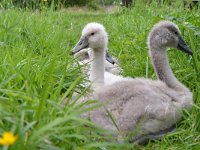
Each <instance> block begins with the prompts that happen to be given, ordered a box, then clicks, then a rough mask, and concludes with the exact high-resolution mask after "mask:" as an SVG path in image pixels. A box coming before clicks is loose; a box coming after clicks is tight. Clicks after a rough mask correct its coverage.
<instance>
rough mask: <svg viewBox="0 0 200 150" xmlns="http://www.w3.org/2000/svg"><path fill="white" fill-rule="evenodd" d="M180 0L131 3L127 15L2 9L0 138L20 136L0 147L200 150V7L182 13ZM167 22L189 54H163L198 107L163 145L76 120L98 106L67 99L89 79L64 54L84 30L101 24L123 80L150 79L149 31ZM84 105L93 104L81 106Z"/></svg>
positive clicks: (119, 12) (0, 27)
mask: <svg viewBox="0 0 200 150" xmlns="http://www.w3.org/2000/svg"><path fill="white" fill-rule="evenodd" d="M180 2H181V1H180ZM180 2H177V3H176V4H174V5H171V6H169V5H164V4H163V5H162V4H157V3H156V2H153V3H152V4H149V5H145V4H143V3H141V2H139V1H136V3H135V7H134V8H133V9H131V10H121V9H119V10H117V11H116V12H113V13H109V14H108V13H104V12H102V11H101V12H94V11H93V12H87V13H82V12H80V13H75V12H73V11H70V12H68V11H66V10H59V11H51V10H47V9H44V10H43V11H40V12H39V11H30V10H19V9H8V10H1V13H0V20H1V22H0V62H1V65H0V72H1V73H0V93H1V94H0V134H1V135H2V134H3V132H4V131H12V132H13V133H15V135H18V139H17V141H16V143H15V144H14V145H12V146H10V147H2V146H1V147H0V149H4V150H5V149H15V150H23V149H24V150H25V149H31V150H32V149H51V150H58V149H61V150H64V149H80V150H82V149H101V150H106V149H199V148H200V136H199V135H200V54H199V48H200V42H199V41H200V9H193V10H189V9H187V8H183V7H182V6H180ZM177 6H180V7H178V8H177ZM165 19H167V20H171V21H173V22H175V23H177V24H178V26H179V27H180V29H181V31H182V34H183V37H184V39H185V40H186V41H187V43H188V44H189V45H190V47H191V48H192V50H193V53H194V55H193V56H192V57H190V56H187V55H185V54H183V53H181V52H179V51H177V50H169V52H168V54H169V57H170V64H171V67H172V69H173V71H174V73H175V75H176V77H177V78H178V79H179V80H180V81H181V82H182V83H184V84H185V85H186V86H187V87H189V88H190V89H191V91H192V92H193V97H194V101H195V105H194V107H193V109H192V111H191V112H184V115H183V119H182V121H181V122H179V123H178V124H177V131H176V132H175V133H173V134H169V135H167V136H165V137H164V138H162V139H161V140H160V141H156V142H150V143H149V144H148V145H146V146H137V145H133V144H129V143H125V144H118V143H115V142H114V141H113V140H112V137H111V134H110V133H109V132H107V131H104V130H102V129H99V128H97V127H96V126H95V125H94V124H92V123H91V122H89V121H87V120H84V119H81V117H80V114H82V113H83V112H85V111H89V110H90V109H94V108H95V107H98V106H97V105H96V104H95V102H94V101H92V100H91V101H88V102H87V103H84V104H78V103H76V101H74V102H71V101H70V99H71V97H72V94H73V92H74V91H75V90H79V91H82V92H81V93H82V94H84V92H85V91H87V88H84V87H83V86H82V83H84V82H87V81H86V80H85V79H84V78H83V77H82V75H81V72H80V68H78V67H74V66H73V63H74V60H73V58H72V57H71V56H70V55H69V53H70V51H71V49H72V48H73V46H74V45H75V44H76V42H77V41H78V39H79V37H80V33H81V30H82V28H83V27H84V25H85V24H87V23H88V22H99V23H102V24H103V25H104V26H105V27H106V30H107V32H108V34H109V51H110V53H111V54H112V55H113V56H115V57H117V58H118V59H119V61H120V65H121V67H122V68H123V70H124V74H123V75H124V76H131V77H148V78H153V79H155V78H156V77H155V73H154V71H153V68H152V65H151V62H150V58H149V57H148V49H147V45H146V39H147V35H148V32H149V30H150V29H151V28H152V26H153V25H154V24H155V23H157V22H158V21H159V20H165ZM77 101H78V98H77ZM89 104H94V105H93V107H89V108H87V109H85V108H84V106H86V105H89ZM102 134H103V135H104V136H101V135H102ZM108 141H110V142H108Z"/></svg>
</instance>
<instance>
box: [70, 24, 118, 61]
mask: <svg viewBox="0 0 200 150" xmlns="http://www.w3.org/2000/svg"><path fill="white" fill-rule="evenodd" d="M107 44H108V35H107V32H106V30H105V28H104V26H103V25H101V24H99V23H95V22H92V23H88V24H87V25H86V26H85V27H84V29H83V30H82V35H81V38H80V40H79V41H78V43H77V44H76V46H75V47H74V48H73V52H72V53H73V54H76V53H77V52H79V51H81V50H83V49H85V48H92V49H93V50H94V51H104V52H105V53H106V52H107ZM106 59H107V60H108V61H109V62H110V63H114V60H112V58H111V57H110V56H109V55H108V53H106Z"/></svg>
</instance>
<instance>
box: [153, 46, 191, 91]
mask: <svg viewBox="0 0 200 150" xmlns="http://www.w3.org/2000/svg"><path fill="white" fill-rule="evenodd" d="M151 57H152V62H153V65H154V69H155V71H156V74H157V78H159V79H160V80H162V81H163V82H165V83H166V84H167V85H168V86H169V87H171V88H173V89H174V90H177V91H188V89H187V88H186V87H185V86H184V85H183V84H182V83H180V82H179V81H178V80H177V79H176V77H175V76H174V74H173V72H172V70H171V67H170V66H169V61H168V58H167V52H166V49H165V48H151Z"/></svg>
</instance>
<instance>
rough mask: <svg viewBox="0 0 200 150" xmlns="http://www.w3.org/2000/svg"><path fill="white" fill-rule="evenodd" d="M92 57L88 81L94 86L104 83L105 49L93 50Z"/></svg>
mask: <svg viewBox="0 0 200 150" xmlns="http://www.w3.org/2000/svg"><path fill="white" fill-rule="evenodd" d="M92 59H93V60H92V62H91V67H90V68H91V70H90V81H92V82H93V86H94V87H97V86H101V85H104V71H105V62H104V60H105V50H93V51H92Z"/></svg>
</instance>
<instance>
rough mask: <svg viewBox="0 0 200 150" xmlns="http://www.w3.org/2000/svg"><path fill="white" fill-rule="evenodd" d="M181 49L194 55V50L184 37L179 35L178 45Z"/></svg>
mask: <svg viewBox="0 0 200 150" xmlns="http://www.w3.org/2000/svg"><path fill="white" fill-rule="evenodd" d="M177 48H178V49H179V50H181V51H183V52H185V53H187V54H189V55H192V54H193V53H192V50H191V49H190V48H189V46H188V45H187V44H186V43H185V41H184V40H183V39H182V37H179V42H178V47H177Z"/></svg>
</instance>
